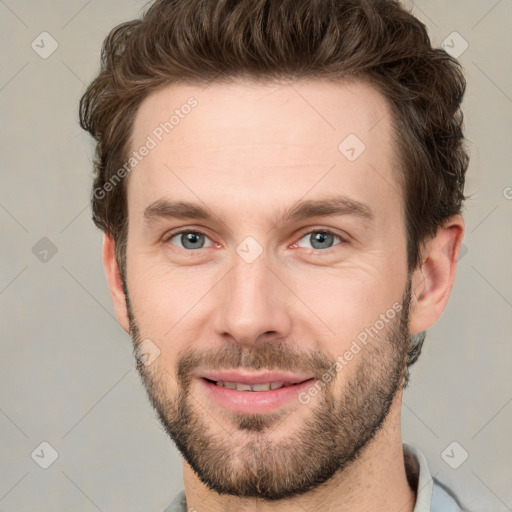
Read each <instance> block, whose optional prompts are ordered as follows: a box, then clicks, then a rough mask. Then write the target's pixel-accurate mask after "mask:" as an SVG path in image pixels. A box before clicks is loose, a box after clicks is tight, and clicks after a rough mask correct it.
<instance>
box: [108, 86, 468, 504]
mask: <svg viewBox="0 0 512 512" xmlns="http://www.w3.org/2000/svg"><path fill="white" fill-rule="evenodd" d="M191 96H194V97H195V98H196V99H197V101H198V104H197V106H196V107H195V108H194V109H193V110H192V111H191V113H190V114H189V115H187V116H186V117H185V118H184V119H181V120H180V122H179V124H178V125H177V126H175V128H174V129H173V131H172V132H171V133H169V134H167V135H166V136H165V137H164V138H163V140H162V141H161V142H160V143H159V144H158V145H157V146H156V147H155V148H154V149H152V150H151V151H150V153H149V154H148V155H147V156H146V157H145V158H144V159H143V160H142V161H141V162H140V163H139V164H138V165H137V167H136V170H134V171H132V173H131V174H130V176H129V178H128V184H127V185H128V188H127V190H128V218H129V229H128V242H127V267H126V287H127V289H128V292H129V302H128V303H127V300H126V299H127V297H126V296H125V295H124V293H123V288H122V282H121V278H120V275H119V269H118V266H117V263H116V260H115V256H114V242H113V240H112V238H111V237H109V236H106V235H105V238H104V246H103V259H104V265H105V270H106V274H107V279H108V283H109V287H110V291H111V294H112V298H113V301H114V306H115V310H116V314H117V318H118V320H119V322H120V324H121V326H122V327H123V328H124V329H125V330H126V331H127V332H130V334H131V335H132V338H133V341H134V344H135V346H138V345H139V344H140V343H141V342H142V340H144V339H150V340H151V342H152V343H153V344H154V345H156V346H157V347H158V349H159V351H160V353H159V355H158V357H157V358H156V359H155V360H154V361H153V362H152V363H151V364H150V365H148V366H145V365H142V364H140V362H139V364H138V369H139V372H140V374H141V377H142V379H143V381H144V384H145V385H146V388H147V391H148V396H149V398H150V400H151V401H152V403H153V405H154V406H155V408H156V410H157V411H158V413H159V415H160V419H161V420H162V423H163V424H164V426H165V427H166V430H167V431H168V433H169V435H171V437H173V439H174V440H175V441H176V440H178V443H177V444H178V445H179V444H180V442H181V444H182V446H181V447H180V450H181V451H182V454H185V456H184V459H183V476H184V484H185V492H186V496H187V507H188V508H189V509H191V507H193V509H195V510H197V511H199V512H201V511H213V512H216V511H227V510H243V511H256V510H257V511H267V510H275V511H291V510H294V511H297V510H308V511H317V510H318V511H319V510H322V511H325V510H329V511H348V510H351V511H353V512H354V511H356V512H357V511H361V512H362V511H368V510H377V511H390V512H391V511H393V512H396V510H402V511H403V512H405V511H412V510H413V508H414V503H415V492H414V490H413V489H411V488H410V487H409V485H408V482H407V478H406V473H405V468H404V461H403V452H402V435H401V429H400V423H401V404H402V394H403V383H404V376H405V368H406V358H405V352H406V348H407V343H408V336H409V334H412V333H417V332H421V331H423V330H425V329H428V328H429V327H431V326H432V325H433V324H434V323H435V322H436V321H437V320H438V318H439V317H440V316H441V314H442V312H443V310H444V308H445V306H446V303H447V301H448V297H449V294H450V291H451V288H452V285H453V280H454V276H455V270H456V265H457V255H458V251H459V248H460V244H461V242H462V239H463V234H464V224H463V221H462V218H461V217H460V216H454V217H452V218H451V219H448V221H446V222H445V223H444V225H443V226H440V227H439V229H438V231H437V234H436V236H435V237H434V238H432V239H430V240H429V241H427V242H426V243H425V244H424V246H423V248H422V257H421V264H420V265H419V267H418V268H417V269H416V270H415V271H414V272H413V273H412V274H411V275H409V274H408V272H407V256H406V235H405V227H404V226H405V224H404V214H403V198H402V191H401V187H400V185H399V181H398V180H399V172H400V171H399V169H398V168H397V161H398V160H397V155H396V152H395V148H394V144H393V128H392V124H391V115H390V112H389V109H388V106H387V104H386V101H385V99H384V98H383V96H381V95H380V93H379V92H377V91H376V90H375V89H374V88H373V87H371V86H370V85H366V84H364V83H362V82H358V83H356V82H338V83H332V82H327V81H321V80H312V81H301V82H295V83H292V84H285V83H282V84H276V83H259V84H255V83H251V82H242V81H236V82H234V83H231V84H220V83H216V84H211V85H209V86H208V87H207V88H204V86H202V87H200V86H196V85H185V84H180V85H173V86H169V87H167V88H165V89H163V90H161V91H159V92H157V93H153V94H152V95H150V96H148V97H147V98H146V99H145V100H144V101H143V103H142V104H141V106H140V108H139V110H138V112H137V116H136V119H135V122H134V132H133V138H132V149H135V148H138V147H140V146H141V145H142V144H143V143H144V141H145V140H146V138H147V136H148V135H149V134H151V132H152V130H154V128H155V127H156V126H158V124H159V123H160V122H162V121H163V120H165V119H168V117H169V115H170V114H169V113H172V111H174V110H175V109H176V108H179V107H180V106H181V105H183V104H184V103H186V101H187V99H188V98H189V97H191ZM348 134H356V135H357V137H358V138H359V139H360V140H361V141H363V142H364V144H365V146H366V149H365V150H364V152H363V153H362V154H361V155H360V156H359V157H358V158H357V159H356V160H354V161H349V160H348V159H347V158H346V157H345V156H344V155H343V154H342V153H341V152H340V151H339V150H338V145H339V144H340V142H341V141H342V140H344V139H345V137H347V135H348ZM334 193H336V194H343V195H344V196H347V197H349V198H351V199H352V200H355V201H358V202H360V203H363V204H365V205H367V206H368V207H369V208H370V209H371V212H372V220H371V221H369V220H366V219H364V218H362V217H361V216H358V215H354V214H344V215H331V216H315V217H310V218H307V219H302V220H298V221H293V222H291V221H286V222H284V221H283V219H282V213H283V212H284V210H285V209H286V208H287V207H289V206H290V205H292V204H293V203H295V202H296V201H297V200H300V199H325V198H326V197H327V196H329V195H333V194H334ZM161 199H167V200H174V201H189V202H193V203H195V204H199V205H201V206H203V207H206V208H207V209H209V210H210V211H211V212H213V214H214V215H215V217H214V218H213V219H212V220H203V219H176V218H158V219H153V220H152V221H151V222H150V223H147V222H145V220H144V211H145V209H146V208H147V207H148V206H149V205H151V204H153V203H154V202H155V201H157V200H161ZM178 228H180V229H183V228H186V229H188V230H190V231H197V230H199V231H201V232H203V233H204V234H206V235H207V238H205V239H204V240H205V246H206V247H203V248H200V249H186V248H184V246H183V245H182V244H183V238H180V236H174V237H172V238H171V236H170V234H171V231H178ZM322 229H323V230H325V229H327V230H330V231H332V232H333V233H334V234H335V235H338V236H339V237H340V238H336V237H334V238H332V239H329V240H331V242H332V243H331V244H330V245H329V246H328V247H327V248H321V249H316V250H315V249H314V247H315V246H313V245H312V243H314V240H313V242H312V239H311V236H310V235H311V234H312V233H313V234H314V233H316V232H317V231H318V230H322ZM247 236H251V237H253V239H254V240H255V241H257V243H258V244H259V246H260V248H261V250H262V253H261V254H260V255H259V256H258V257H257V258H256V259H255V260H254V261H252V262H250V263H248V262H247V261H246V260H244V258H242V257H241V256H240V254H239V253H237V250H236V249H237V247H238V246H239V244H240V243H241V242H242V241H244V239H245V238H246V237H247ZM201 240H202V239H201ZM185 242H186V241H185ZM195 243H196V246H197V245H200V242H199V244H198V242H195ZM316 247H318V246H316ZM251 250H253V249H251ZM409 285H410V292H411V293H410V298H411V301H410V311H407V307H406V304H405V303H403V301H404V298H406V297H407V291H408V290H409ZM334 298H335V299H334ZM397 303H398V304H401V305H402V306H403V309H402V315H401V322H402V324H400V319H399V317H400V315H398V316H397V317H396V318H395V320H394V321H393V322H389V323H387V324H386V326H385V327H384V328H383V329H381V330H380V331H379V333H378V335H376V336H375V337H372V338H370V339H369V340H368V344H367V345H366V346H365V347H364V348H363V350H361V351H360V352H359V353H358V354H357V355H356V356H354V358H353V359H352V360H351V361H350V362H349V363H348V364H347V365H346V366H345V367H344V368H343V370H341V371H339V372H338V373H336V376H335V378H334V379H333V380H332V381H331V383H330V385H329V386H326V387H325V388H323V390H322V391H320V392H319V393H318V394H317V395H316V396H314V397H312V398H311V401H310V402H309V403H307V404H301V403H299V402H298V401H297V402H296V401H292V402H291V403H287V404H286V405H285V406H283V407H282V409H281V410H278V411H276V413H275V414H269V415H263V414H257V413H255V414H253V415H234V414H232V413H231V412H230V411H227V410H225V409H223V408H222V407H221V406H220V405H219V404H217V403H215V402H213V401H211V400H210V401H208V400H206V399H205V396H204V393H202V392H201V387H200V386H199V385H198V384H197V381H196V380H194V379H193V378H191V374H192V373H194V372H196V371H198V370H200V369H218V368H221V367H231V368H233V367H235V368H236V365H235V366H230V365H232V364H233V363H234V362H236V361H242V366H243V367H244V368H248V369H250V368H256V367H257V364H258V363H262V362H264V363H265V364H264V365H263V367H264V368H269V369H270V368H272V369H282V370H289V369H301V370H305V371H312V372H315V375H318V376H319V375H321V370H322V368H324V366H323V365H329V364H332V362H333V361H335V360H336V357H337V356H339V355H343V354H344V353H346V351H347V350H349V348H350V346H351V342H352V341H353V340H354V339H356V337H357V335H358V334H360V333H361V332H362V331H364V329H365V328H367V327H369V326H373V325H375V323H376V320H378V319H379V318H380V316H379V315H382V314H385V313H386V312H387V311H388V310H389V309H390V308H391V307H392V305H393V304H397ZM194 356H199V358H194ZM201 356H204V358H203V359H201V358H200V357H201ZM238 357H241V359H238ZM187 362H188V365H187V364H185V363H187ZM223 365H224V366H223ZM325 367H326V366H325ZM386 397H387V398H386ZM387 399H388V400H387ZM386 400H387V401H386ZM178 404H181V405H180V406H179V405H178ZM365 404H366V405H367V407H366V408H365V407H364V405H365ZM186 415H188V416H186ZM379 416H380V419H379ZM351 418H357V419H358V426H354V427H353V428H352V425H353V421H354V420H353V419H351ZM180 420H186V421H181V423H180ZM359 420H360V421H359ZM306 422H307V423H306ZM312 424H313V431H314V433H315V435H314V436H313V437H311V439H312V441H311V439H310V438H307V437H306V435H307V436H311V433H312V432H311V428H310V430H308V425H309V426H310V427H311V425H312ZM351 429H352V432H351ZM187 436H188V437H187ZM176 438H178V439H176ZM199 441H203V442H204V443H205V444H204V445H203V446H202V449H201V450H199V449H198V450H197V452H193V450H194V446H198V442H199ZM187 442H190V445H187ZM358 443H359V444H360V445H361V446H358V447H357V449H356V445H357V444H358ZM308 449H309V451H308ZM334 452H336V453H337V454H338V455H339V456H340V457H341V456H346V459H345V460H343V461H341V462H340V463H339V467H338V468H337V469H338V470H337V471H335V472H333V474H332V475H328V476H326V475H323V477H324V478H323V481H322V482H321V483H320V480H321V479H320V477H319V472H320V469H319V468H317V469H318V471H317V474H316V476H317V477H318V478H317V481H316V483H315V484H314V485H311V486H310V487H308V488H307V489H305V485H306V484H305V483H304V482H302V483H300V479H299V476H300V475H301V474H304V472H307V471H311V474H313V473H314V469H315V467H316V466H318V467H320V466H322V467H327V463H328V462H329V463H332V462H333V461H332V460H330V461H329V460H328V456H329V454H331V455H332V453H334ZM191 454H194V455H195V456H197V457H199V459H196V462H195V463H194V464H193V465H195V471H194V469H192V466H191V464H190V462H191V460H190V458H189V457H190V456H191ZM350 456H351V457H352V458H350ZM294 457H295V458H294ZM322 457H325V459H324V458H322ZM333 458H334V457H332V456H331V459H333ZM272 461H273V462H272ZM276 461H277V462H276ZM280 461H284V462H283V463H280ZM301 462H302V463H301ZM285 463H286V464H285ZM298 464H300V465H298ZM315 464H316V466H315ZM211 468H216V469H215V471H213V472H210V473H209V472H208V471H209V470H210V469H211ZM290 468H292V469H291V470H290ZM296 468H300V471H297V469H296ZM258 472H260V474H259V476H260V477H261V476H262V475H263V474H264V475H265V478H262V480H261V483H262V488H261V490H262V494H261V495H260V496H257V495H255V494H254V486H253V487H251V485H250V484H251V483H254V479H252V480H251V475H253V476H254V474H255V473H256V474H258ZM286 472H288V473H286ZM284 475H286V477H287V478H288V479H289V480H290V481H293V480H294V478H295V479H296V483H297V486H298V487H296V488H293V486H292V485H291V484H290V485H289V486H288V487H287V485H286V482H287V480H286V479H284V478H283V476H284ZM272 476H273V477H274V478H271V477H272ZM267 477H268V478H267ZM276 482H277V483H276ZM215 485H217V489H216V490H217V491H219V492H216V490H214V489H215ZM301 486H302V491H301V490H300V489H299V487H301ZM212 487H213V489H212ZM250 489H252V491H250ZM221 491H224V492H221ZM226 491H227V492H226ZM229 491H231V492H229ZM397 507H398V508H397ZM401 507H402V508H401Z"/></svg>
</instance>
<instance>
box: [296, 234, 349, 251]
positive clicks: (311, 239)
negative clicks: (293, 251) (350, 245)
mask: <svg viewBox="0 0 512 512" xmlns="http://www.w3.org/2000/svg"><path fill="white" fill-rule="evenodd" d="M335 239H338V240H339V241H340V242H342V241H343V240H342V239H341V237H339V236H338V235H335V234H334V233H331V232H330V231H326V230H317V231H310V232H309V233H307V234H306V235H305V236H303V237H302V238H301V239H300V240H299V241H298V242H297V245H298V246H299V247H304V245H301V242H302V240H306V241H307V242H308V243H310V244H311V246H312V247H311V248H312V249H314V250H322V249H330V248H331V247H332V246H333V242H334V240H335ZM306 247H307V246H306ZM307 248H308V247H307Z"/></svg>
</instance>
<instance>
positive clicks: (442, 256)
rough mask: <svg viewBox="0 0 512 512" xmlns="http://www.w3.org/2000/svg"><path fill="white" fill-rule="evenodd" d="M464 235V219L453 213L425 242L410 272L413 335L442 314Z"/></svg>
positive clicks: (429, 325) (411, 329) (430, 324)
mask: <svg viewBox="0 0 512 512" xmlns="http://www.w3.org/2000/svg"><path fill="white" fill-rule="evenodd" d="M463 238H464V221H463V220H462V217H461V216H460V215H454V216H453V217H450V218H449V219H448V220H447V221H446V222H445V223H444V224H443V225H442V226H439V228H438V230H437V232H436V235H435V236H434V237H433V238H431V239H430V240H428V241H427V242H426V243H425V245H424V247H423V251H422V254H421V263H420V265H419V266H418V268H417V269H416V270H415V271H414V272H413V275H412V289H411V313H410V320H409V328H410V331H411V333H412V334H415V333H418V332H422V331H425V330H426V329H428V328H430V327H432V325H434V324H435V323H436V322H437V321H438V320H439V318H440V317H441V314H442V313H443V311H444V308H445V307H446V304H447V302H448V298H449V296H450V292H451V290H452V287H453V282H454V279H455V271H456V268H457V259H458V254H459V250H460V246H461V244H462V240H463Z"/></svg>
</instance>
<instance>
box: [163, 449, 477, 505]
mask: <svg viewBox="0 0 512 512" xmlns="http://www.w3.org/2000/svg"><path fill="white" fill-rule="evenodd" d="M402 446H403V450H404V462H405V472H406V475H407V480H408V481H409V484H410V485H411V487H412V488H413V489H415V490H416V503H415V505H414V509H413V512H464V511H465V510H466V509H464V508H462V507H461V506H460V504H459V502H458V500H457V498H456V497H455V496H454V494H453V493H452V492H451V491H450V490H449V489H448V488H447V487H446V485H444V484H442V483H441V482H440V481H439V480H437V479H436V478H435V477H432V475H431V474H430V470H429V468H428V464H427V459H426V458H425V456H424V455H423V453H422V452H421V451H420V450H419V449H418V448H416V447H414V446H412V445H410V444H408V443H402ZM163 512H187V501H186V496H185V491H180V493H179V494H178V495H177V496H176V498H174V500H173V501H172V503H171V504H170V505H169V506H168V507H167V508H166V509H165V510H164V511H163ZM466 512H467V511H466Z"/></svg>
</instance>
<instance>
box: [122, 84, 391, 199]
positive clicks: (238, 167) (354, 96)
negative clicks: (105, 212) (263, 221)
mask: <svg viewBox="0 0 512 512" xmlns="http://www.w3.org/2000/svg"><path fill="white" fill-rule="evenodd" d="M143 146H151V149H150V150H149V151H147V152H145V153H147V154H146V156H144V157H143V158H141V159H140V161H139V163H137V167H136V168H135V169H134V172H132V173H131V174H130V176H129V185H128V204H129V205H130V201H131V200H135V201H136V202H137V204H138V207H139V208H141V207H142V206H143V205H147V204H149V203H150V202H152V201H155V200H157V199H159V198H161V197H163V196H171V197H172V195H173V194H178V195H179V194H182V195H183V194H185V195H187V196H188V199H196V200H197V198H198V197H199V196H201V197H203V198H204V199H207V198H208V199H211V200H213V201H218V205H219V206H223V205H226V201H228V202H229V203H230V204H233V202H234V201H235V200H236V199H235V196H237V195H239V193H241V194H242V195H243V193H246V195H247V193H248V192H249V191H252V195H250V196H247V197H245V203H246V204H247V201H248V200H249V201H250V200H254V201H255V203H254V205H253V206H256V202H257V200H258V198H259V199H260V200H261V201H262V203H261V206H263V202H264V201H266V202H267V205H268V201H270V200H271V199H275V200H276V201H286V198H287V197H289V199H290V201H292V200H296V199H298V197H301V196H303V195H305V194H309V192H308V191H311V194H314V193H315V192H319V193H320V192H321V191H322V190H323V191H324V192H325V191H330V192H331V191H332V190H333V187H334V188H337V189H339V188H341V189H343V190H339V192H343V193H347V194H348V195H352V197H354V199H355V200H364V199H366V200H370V201H371V200H376V199H378V197H377V196H379V195H380V196H383V197H381V198H380V199H381V200H388V201H389V200H392V201H394V202H397V201H398V200H399V199H400V198H399V194H398V195H397V191H398V188H399V186H398V184H397V176H396V173H395V172H394V169H393V167H394V162H395V156H396V155H395V150H394V143H393V131H392V122H391V115H390V110H389V107H388V105H387V102H386V100H385V98H384V97H383V96H382V95H381V94H380V93H379V92H378V91H377V90H376V89H375V88H374V87H372V86H371V85H369V84H366V83H364V82H361V81H357V82H356V81H340V82H332V81H324V80H310V81H304V80H303V81H296V82H289V83H270V82H268V83H255V82H250V81H246V82H243V81H237V82H233V83H212V84H210V85H208V86H206V87H205V86H204V85H202V86H200V85H192V84H175V85H171V86H168V87H166V88H164V89H162V90H160V91H158V92H155V93H153V94H151V95H149V96H148V97H147V98H145V100H144V101H143V102H142V103H141V105H140V107H139V109H138V111H137V115H136V117H135V120H134V126H133V134H132V140H131V151H137V150H139V149H140V148H141V147H143ZM386 188H387V189H388V190H386ZM194 195H195V197H194ZM365 195H366V198H365V197H364V196H365ZM358 196H359V197H358ZM372 196H375V197H372Z"/></svg>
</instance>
